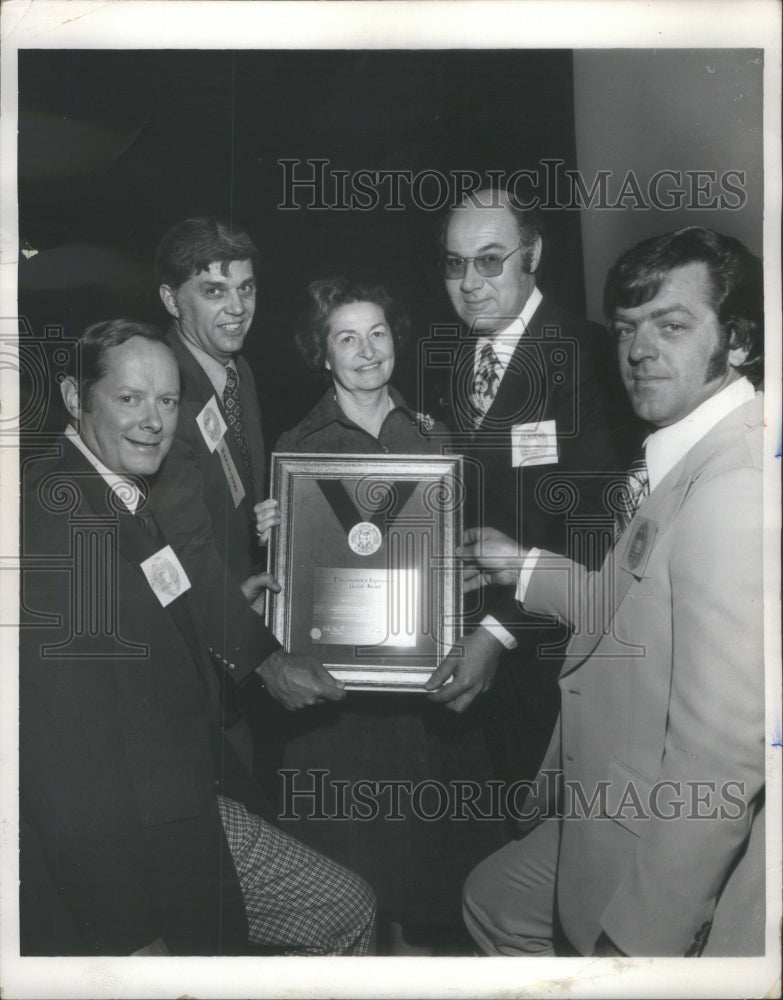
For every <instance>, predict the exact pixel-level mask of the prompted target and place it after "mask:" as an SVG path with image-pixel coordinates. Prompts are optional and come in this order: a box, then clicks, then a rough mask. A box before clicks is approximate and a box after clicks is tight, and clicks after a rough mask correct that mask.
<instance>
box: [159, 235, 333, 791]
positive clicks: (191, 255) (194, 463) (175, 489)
mask: <svg viewBox="0 0 783 1000" xmlns="http://www.w3.org/2000/svg"><path fill="white" fill-rule="evenodd" d="M257 266H258V250H257V249H256V247H255V246H254V245H253V243H252V241H251V240H250V237H249V236H248V235H247V233H246V232H244V231H243V230H242V229H241V228H240V227H239V226H238V225H235V224H234V225H231V224H229V223H227V222H225V221H222V220H219V219H215V218H209V217H197V218H192V219H185V220H183V221H182V222H179V223H177V224H176V225H174V226H172V228H171V229H170V230H169V231H168V232H167V233H166V234H165V235H164V237H163V239H162V240H161V242H160V245H159V247H158V251H157V254H156V258H155V273H156V279H157V283H158V286H159V290H160V297H161V301H162V302H163V305H164V306H165V308H166V311H167V312H168V313H169V315H170V316H171V317H172V320H173V322H172V326H171V328H170V329H169V331H168V334H167V337H166V341H167V343H168V345H169V347H170V348H171V349H172V351H173V352H174V355H175V357H176V359H177V362H178V363H179V367H180V372H181V376H182V397H181V400H180V414H179V421H178V424H177V433H176V437H175V440H174V444H173V445H172V448H171V451H170V453H169V455H168V458H167V459H166V462H165V463H164V464H163V467H162V469H161V472H160V474H159V476H158V479H157V482H156V484H155V497H154V499H155V502H156V508H157V510H158V511H159V512H160V513H159V515H158V516H159V519H161V520H162V521H164V522H165V523H164V524H163V526H164V528H165V531H166V536H167V537H168V538H169V539H170V541H171V542H172V544H173V545H174V546H175V548H177V547H179V548H182V547H184V548H186V549H187V548H192V547H198V546H201V545H212V544H214V545H215V546H216V548H217V550H218V553H219V555H220V557H221V559H222V560H223V562H224V565H225V570H226V572H225V573H224V574H223V579H216V580H214V581H213V596H212V601H211V605H212V606H211V607H208V606H206V604H207V602H205V607H204V614H205V615H206V616H209V615H211V614H214V612H215V610H216V609H217V610H222V609H223V608H224V607H225V608H226V614H227V622H226V627H227V628H228V629H229V631H230V632H231V633H232V637H233V638H234V642H233V649H234V653H235V655H234V656H229V657H222V659H221V660H220V662H218V663H217V664H216V666H217V667H218V669H219V670H220V672H221V673H223V674H225V675H227V677H228V678H229V680H228V681H227V683H226V688H227V690H228V691H229V692H232V693H234V692H236V691H237V689H239V690H240V692H241V689H242V688H244V689H245V690H247V689H248V687H250V686H252V684H253V683H254V681H255V677H256V675H257V676H259V677H260V678H261V680H262V681H263V684H264V686H265V687H266V689H267V690H268V691H269V692H270V694H271V695H272V696H273V697H274V698H275V699H276V701H278V702H280V703H281V704H282V705H284V706H285V707H286V708H288V709H297V708H302V707H304V706H305V705H310V704H315V703H316V702H321V701H325V700H339V699H341V698H343V697H345V692H344V690H343V687H342V684H341V683H340V682H338V681H335V680H334V679H333V678H332V677H331V675H330V674H329V673H328V672H327V671H326V670H325V669H324V668H323V666H322V665H321V664H320V663H319V662H318V661H317V660H315V659H314V658H312V657H304V656H289V655H287V654H286V653H285V652H283V650H282V649H281V648H280V645H279V643H278V642H277V640H276V639H275V638H274V636H273V635H272V634H271V632H269V630H268V629H267V628H266V626H265V625H264V623H263V619H262V618H261V617H260V616H259V615H257V614H256V613H255V612H254V611H251V610H250V605H249V603H247V602H242V603H244V604H245V605H246V606H244V607H242V606H240V607H238V606H237V603H236V601H235V600H234V595H235V592H236V589H237V588H236V584H237V583H244V584H245V590H246V593H247V594H248V596H249V597H250V598H253V597H255V596H257V595H258V592H259V589H260V585H261V583H262V582H263V580H264V578H263V576H261V575H254V574H258V568H259V563H260V561H261V557H262V555H263V551H262V549H261V548H260V547H259V540H262V541H263V539H262V538H261V537H260V536H261V535H262V534H263V531H262V532H258V529H259V528H261V527H262V525H263V524H264V523H265V524H266V527H267V528H268V527H269V526H271V525H273V524H275V523H276V522H277V520H279V518H278V515H277V512H276V510H275V508H274V505H271V506H270V502H269V501H267V502H263V500H262V498H263V497H264V495H265V490H266V486H265V479H264V477H265V456H264V439H263V433H262V429H261V414H260V410H259V404H258V397H257V394H256V387H255V380H254V378H253V374H252V372H251V370H250V366H249V365H248V364H247V362H246V361H245V359H244V358H243V357H242V355H241V353H240V352H241V350H242V346H243V344H244V342H245V338H246V337H247V335H248V332H249V330H250V327H251V324H252V321H253V316H254V313H255V305H256V270H257ZM259 515H261V516H259ZM202 590H203V588H202ZM246 682H247V683H246ZM255 708H256V711H261V712H262V713H263V712H266V711H268V707H267V706H265V705H264V702H263V700H262V699H258V700H257V704H256V706H255ZM226 713H227V716H228V719H227V722H228V723H229V725H230V728H231V735H232V738H233V740H234V742H235V744H236V746H237V749H238V750H239V751H240V752H241V754H242V756H243V759H244V760H245V761H246V762H247V761H248V757H249V754H250V753H251V749H250V746H249V736H248V731H247V726H246V725H244V724H243V723H242V721H241V718H240V719H239V721H234V719H233V718H232V716H239V715H240V709H239V707H238V701H237V700H234V702H231V701H229V702H228V703H227V706H226ZM271 718H274V713H272V714H271ZM232 722H233V725H232V724H231V723H232ZM262 728H263V729H264V732H265V733H266V737H265V740H266V744H267V747H268V744H269V740H270V731H271V730H273V726H272V725H271V724H270V723H269V720H266V724H264V725H263V727H262ZM272 756H273V752H272V751H271V750H270V751H269V754H268V756H267V755H265V759H264V762H263V763H262V764H261V765H260V766H261V767H262V769H263V770H264V771H269V772H273V771H274V766H273V765H274V760H272V759H270V758H271V757H272ZM257 764H258V761H257ZM259 778H262V779H263V778H264V774H263V773H259ZM269 780H270V781H271V780H272V779H271V778H270V779H269Z"/></svg>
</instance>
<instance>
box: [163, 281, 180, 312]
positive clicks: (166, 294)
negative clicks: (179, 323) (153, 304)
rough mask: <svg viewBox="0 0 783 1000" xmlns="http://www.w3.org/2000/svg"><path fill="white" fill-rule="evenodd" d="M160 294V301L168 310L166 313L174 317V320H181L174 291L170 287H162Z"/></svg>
mask: <svg viewBox="0 0 783 1000" xmlns="http://www.w3.org/2000/svg"><path fill="white" fill-rule="evenodd" d="M158 292H159V293H160V301H161V302H162V303H163V305H164V306H165V308H166V312H167V313H168V314H169V315H170V316H173V317H174V319H179V306H178V305H177V295H176V292H175V291H174V289H173V288H172V287H171V286H170V285H161V286H160V288H159V289H158Z"/></svg>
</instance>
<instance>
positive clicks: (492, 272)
mask: <svg viewBox="0 0 783 1000" xmlns="http://www.w3.org/2000/svg"><path fill="white" fill-rule="evenodd" d="M523 246H524V244H523V243H520V244H519V246H518V247H514V249H513V250H509V252H508V253H507V254H506V256H505V257H498V255H497V254H496V253H482V254H479V255H478V256H477V257H458V256H457V255H456V254H448V253H444V254H443V256H442V257H441V266H442V267H443V276H444V277H445V278H446V280H447V281H456V280H457V279H459V278H464V277H465V274H466V273H467V270H468V264H472V265H473V266H474V267H475V269H476V273H477V274H479V275H481V277H482V278H497V276H498V275H499V274H502V273H503V265H504V264H505V263H506V261H507V260H508V258H509V257H511V256H512V255H513V254H515V253H516V252H517V250H521V249H522V247H523Z"/></svg>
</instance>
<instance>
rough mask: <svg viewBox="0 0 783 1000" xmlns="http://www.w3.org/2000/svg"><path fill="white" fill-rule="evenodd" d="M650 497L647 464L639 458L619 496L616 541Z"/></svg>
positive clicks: (615, 524)
mask: <svg viewBox="0 0 783 1000" xmlns="http://www.w3.org/2000/svg"><path fill="white" fill-rule="evenodd" d="M649 495H650V477H649V475H648V473H647V462H646V461H645V459H644V458H643V457H642V458H638V459H637V460H636V461H635V462H634V463H633V465H632V466H631V468H630V469H629V470H628V474H627V475H626V477H625V483H624V484H623V488H622V490H621V491H620V494H619V496H618V507H619V509H618V510H617V511H616V513H615V518H614V540H615V542H616V541H617V540H618V538H619V537H620V535H622V533H623V532H624V531H625V529H626V528H627V527H628V525H629V524H630V523H631V521H632V520H633V518H634V515H635V514H636V511H637V510H638V509H639V508H640V507H641V505H642V503H643V502H644V500H645V499H646V497H648V496H649Z"/></svg>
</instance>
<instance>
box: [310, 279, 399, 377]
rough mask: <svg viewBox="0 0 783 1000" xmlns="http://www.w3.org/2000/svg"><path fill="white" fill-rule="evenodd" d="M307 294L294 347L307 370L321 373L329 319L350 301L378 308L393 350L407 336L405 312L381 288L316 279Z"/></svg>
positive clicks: (355, 282)
mask: <svg viewBox="0 0 783 1000" xmlns="http://www.w3.org/2000/svg"><path fill="white" fill-rule="evenodd" d="M307 294H308V297H309V300H310V304H309V307H308V308H307V310H306V311H305V312H304V313H303V314H302V316H301V318H300V320H299V323H298V324H297V329H296V346H297V348H298V350H299V353H300V354H301V355H302V357H303V358H304V361H305V364H306V365H307V367H308V368H311V369H313V371H323V370H324V363H325V361H326V338H327V337H328V335H329V319H330V317H331V315H332V313H333V312H334V310H335V309H339V308H340V306H347V305H350V304H351V303H352V302H372V303H373V304H374V305H376V306H380V308H381V309H382V310H383V314H384V316H385V317H386V322H387V323H388V324H389V329H390V330H391V335H392V340H393V342H394V347H395V350H396V349H399V347H400V346H401V345H402V344H403V343H404V342H405V339H406V338H407V336H408V331H409V329H410V324H409V321H408V316H407V313H406V312H405V310H404V309H403V307H402V306H401V305H400V303H399V302H398V301H397V300H396V299H394V298H393V297H392V296H391V295H390V294H389V293H388V292H387V291H386V289H385V288H384V287H383V285H371V284H364V283H362V282H359V281H352V280H350V279H349V278H345V277H342V276H338V277H335V278H319V279H318V280H317V281H313V282H312V283H311V284H310V285H309V286H308V288H307Z"/></svg>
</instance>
